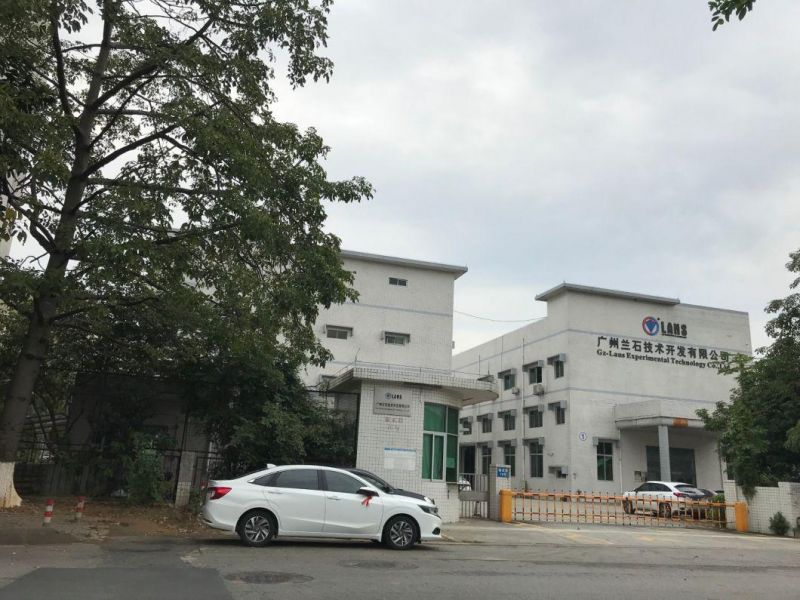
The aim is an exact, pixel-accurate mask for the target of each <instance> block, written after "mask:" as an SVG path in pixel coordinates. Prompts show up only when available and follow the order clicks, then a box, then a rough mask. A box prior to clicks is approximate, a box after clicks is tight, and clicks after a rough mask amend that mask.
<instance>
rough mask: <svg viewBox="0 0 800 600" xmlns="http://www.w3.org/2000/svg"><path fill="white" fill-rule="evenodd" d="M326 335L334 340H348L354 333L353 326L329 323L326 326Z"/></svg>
mask: <svg viewBox="0 0 800 600" xmlns="http://www.w3.org/2000/svg"><path fill="white" fill-rule="evenodd" d="M325 335H326V336H327V337H329V338H331V339H334V340H346V339H347V338H349V337H351V336H352V335H353V328H352V327H340V326H339V325H327V326H326V327H325Z"/></svg>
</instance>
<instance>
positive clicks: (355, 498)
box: [322, 470, 384, 536]
mask: <svg viewBox="0 0 800 600" xmlns="http://www.w3.org/2000/svg"><path fill="white" fill-rule="evenodd" d="M322 476H323V479H324V481H325V488H326V491H325V529H324V531H325V533H335V534H342V535H354V536H361V535H375V534H376V533H378V532H379V531H380V527H381V522H382V520H383V509H384V499H383V498H382V497H381V496H380V495H375V496H373V497H371V498H369V499H368V497H367V496H362V495H361V494H358V493H356V492H358V490H359V489H361V488H362V487H368V486H367V485H366V484H364V483H362V482H361V481H359V480H358V479H356V478H355V477H353V476H351V475H348V474H346V473H342V472H340V471H328V470H323V471H322ZM376 494H377V492H376Z"/></svg>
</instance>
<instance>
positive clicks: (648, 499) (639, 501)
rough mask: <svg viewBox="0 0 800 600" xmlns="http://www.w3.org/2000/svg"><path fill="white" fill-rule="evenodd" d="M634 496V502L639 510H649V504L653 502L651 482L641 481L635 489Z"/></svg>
mask: <svg viewBox="0 0 800 600" xmlns="http://www.w3.org/2000/svg"><path fill="white" fill-rule="evenodd" d="M635 492H636V497H635V498H634V503H635V506H636V508H638V509H640V510H650V509H651V504H653V505H654V504H655V502H653V484H652V483H643V484H642V485H640V486H639V487H638V488H636V490H635Z"/></svg>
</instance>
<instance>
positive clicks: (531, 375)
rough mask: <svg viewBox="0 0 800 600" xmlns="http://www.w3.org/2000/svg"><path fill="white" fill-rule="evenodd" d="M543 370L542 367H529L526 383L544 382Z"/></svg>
mask: <svg viewBox="0 0 800 600" xmlns="http://www.w3.org/2000/svg"><path fill="white" fill-rule="evenodd" d="M543 371H544V369H542V367H531V368H530V369H528V383H542V381H544V373H543Z"/></svg>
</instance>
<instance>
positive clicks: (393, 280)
mask: <svg viewBox="0 0 800 600" xmlns="http://www.w3.org/2000/svg"><path fill="white" fill-rule="evenodd" d="M389 285H399V286H400V287H406V286H407V285H408V279H400V278H399V277H389Z"/></svg>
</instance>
